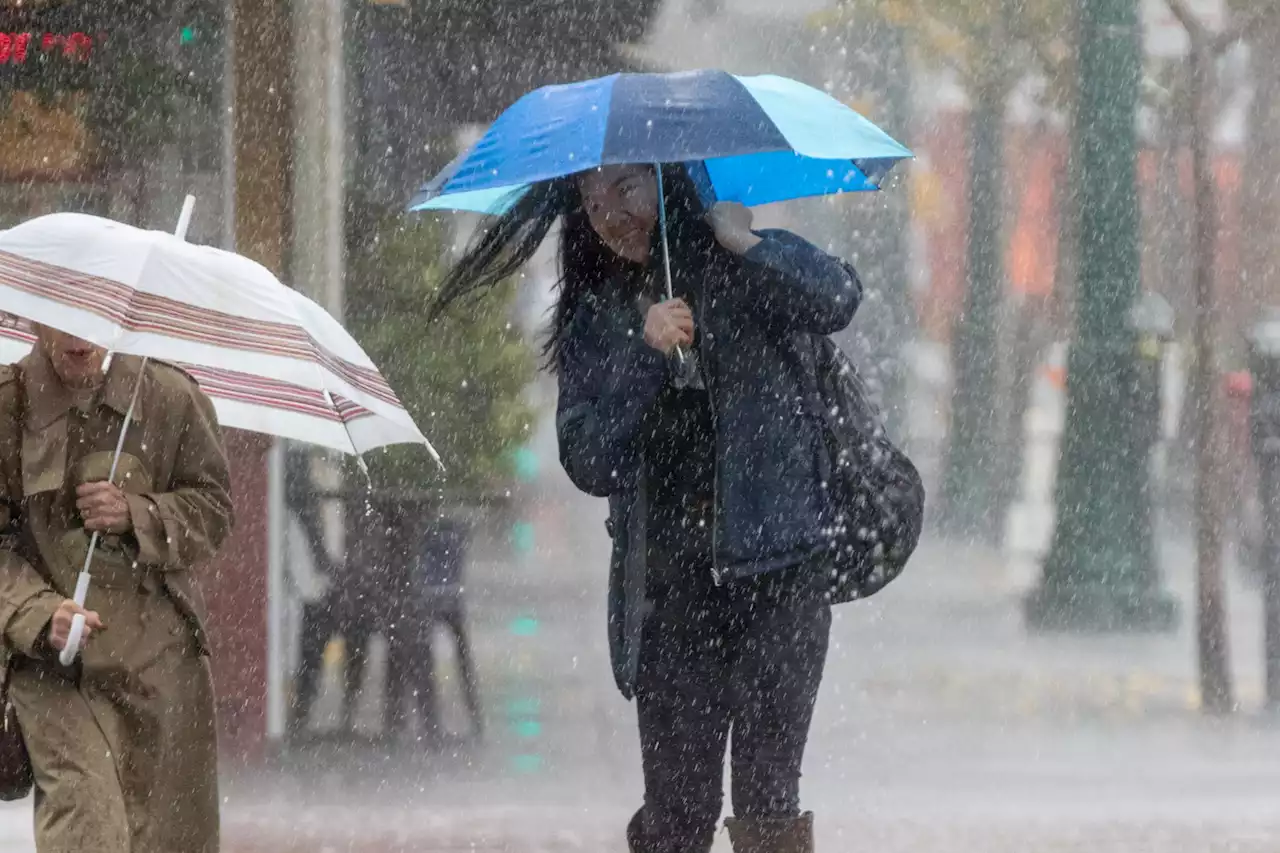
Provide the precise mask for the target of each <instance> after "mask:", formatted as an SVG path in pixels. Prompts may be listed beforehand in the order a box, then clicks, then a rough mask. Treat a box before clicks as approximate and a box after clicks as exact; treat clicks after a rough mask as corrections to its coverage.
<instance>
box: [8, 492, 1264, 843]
mask: <svg viewBox="0 0 1280 853" xmlns="http://www.w3.org/2000/svg"><path fill="white" fill-rule="evenodd" d="M538 506H539V510H538V512H537V513H535V514H534V516H531V517H533V518H534V520H535V521H536V524H535V529H536V530H538V531H540V532H541V537H542V538H541V539H540V541H539V543H537V544H536V546H535V547H534V549H533V551H532V552H531V553H530V555H529V556H527V557H526V558H523V559H518V561H517V563H516V564H515V565H512V564H511V563H510V562H506V563H502V562H500V561H498V560H496V559H495V560H493V561H491V562H486V558H484V557H483V556H482V557H481V558H480V559H479V560H478V561H477V563H476V565H475V567H474V569H473V572H472V586H471V596H472V615H471V624H472V631H473V635H474V636H473V643H474V647H475V654H476V659H477V666H478V668H479V671H480V674H481V678H482V689H483V692H484V696H485V700H486V707H487V714H488V721H487V722H488V732H489V734H488V736H487V738H486V740H485V742H484V743H483V744H481V745H467V744H466V743H465V742H463V741H459V743H458V744H457V745H456V746H454V747H452V748H449V749H447V750H445V752H444V753H443V754H441V753H438V752H433V751H431V750H428V749H426V748H424V747H421V746H420V745H418V744H417V743H416V742H415V741H414V740H413V739H412V738H408V739H401V740H399V741H396V742H394V743H386V742H383V743H378V742H369V743H367V744H364V745H361V746H352V745H341V744H335V742H332V741H321V742H318V743H317V744H316V745H313V746H310V747H307V748H305V749H300V750H297V751H295V752H294V753H293V754H291V755H289V756H287V757H286V758H283V759H281V762H280V763H279V765H278V766H277V767H275V768H272V769H260V770H258V771H255V772H253V773H248V772H240V773H234V774H232V775H231V776H230V777H229V778H228V780H227V783H226V785H225V793H226V797H227V799H226V808H225V823H226V845H225V847H224V849H225V850H227V851H230V853H257V851H266V850H272V851H280V853H291V852H292V851H294V850H297V851H303V850H305V851H307V853H326V851H333V853H338V851H348V852H349V853H401V851H423V853H428V851H430V853H446V851H448V853H452V851H468V853H497V851H502V853H521V851H528V853H540V851H547V852H548V853H550V851H587V850H591V851H600V853H623V846H622V843H621V831H620V830H621V826H622V825H623V823H624V822H625V820H626V818H627V817H628V816H629V814H630V812H631V810H633V809H634V807H635V805H636V804H637V802H638V799H639V795H640V787H639V772H638V763H637V762H638V754H637V747H636V743H635V740H636V739H635V735H634V732H633V728H634V724H633V720H632V716H631V708H630V706H629V705H628V704H627V703H625V702H623V701H622V700H621V698H619V697H618V696H617V694H616V692H615V691H614V689H613V686H612V682H611V679H610V675H609V669H608V661H607V655H606V651H605V648H604V612H603V611H604V574H605V572H604V563H603V559H604V557H603V548H604V542H603V535H602V528H601V532H600V534H599V535H597V534H595V533H592V531H594V530H596V529H597V524H598V522H599V519H598V514H599V513H598V509H597V508H596V507H594V506H591V505H589V504H587V505H584V504H579V503H577V502H570V503H568V504H564V505H562V506H560V508H559V509H557V508H556V506H555V504H554V502H548V501H540V502H539V503H538ZM571 540H572V541H574V542H576V543H577V544H575V545H574V547H573V549H572V551H568V550H567V546H566V545H565V543H566V542H568V541H571ZM501 550H502V549H497V551H501ZM1165 552H1166V553H1165V560H1166V564H1167V566H1168V572H1167V574H1168V584H1169V587H1170V589H1171V590H1172V591H1173V592H1175V593H1176V594H1177V595H1178V596H1179V598H1181V599H1182V600H1183V601H1184V602H1185V603H1186V606H1187V607H1188V608H1190V606H1191V602H1192V600H1193V599H1192V597H1191V593H1192V583H1191V581H1192V578H1191V572H1190V562H1189V557H1190V554H1189V553H1188V551H1187V549H1186V548H1183V547H1180V546H1179V547H1174V546H1169V547H1166V549H1165ZM506 559H507V560H508V561H509V560H510V559H511V558H510V556H509V552H508V556H507V557H506ZM1033 580H1034V572H1033V570H1032V569H1031V568H1030V567H1028V566H1020V565H1017V564H1016V562H1014V563H1011V562H1010V561H1009V560H1008V559H1006V558H1004V557H1002V556H1001V555H998V554H995V553H993V552H989V551H984V550H982V549H976V548H968V547H956V546H943V545H940V544H938V543H929V544H927V545H926V546H924V547H923V549H922V551H921V553H920V555H919V558H918V561H917V563H916V564H915V565H913V566H912V568H911V570H910V572H909V574H908V575H906V576H904V578H903V579H902V580H901V581H900V582H899V583H897V584H895V586H894V587H892V588H891V589H889V590H887V591H886V592H885V593H883V594H882V595H880V596H877V597H876V598H874V599H872V600H870V601H868V602H864V603H861V604H859V605H856V606H846V607H842V608H840V609H839V610H838V611H837V614H836V618H835V620H834V621H835V624H834V628H833V632H834V634H833V644H832V651H831V657H830V660H829V663H828V670H827V675H826V680H825V682H824V686H823V695H822V699H821V700H820V704H819V711H818V716H817V720H816V722H815V726H814V736H813V741H812V743H811V746H810V751H809V756H808V761H807V765H806V777H805V787H804V794H805V798H806V805H807V806H808V807H810V808H812V809H813V810H814V811H815V812H816V813H817V815H818V827H819V835H818V841H819V850H826V851H846V850H847V851H854V850H875V851H877V853H896V851H903V853H906V851H911V853H935V851H936V853H999V852H1000V851H1003V850H1009V851H1014V850H1016V851H1019V853H1028V851H1029V853H1077V852H1079V853H1084V851H1089V853H1108V851H1117V853H1119V851H1124V853H1130V851H1142V853H1210V852H1211V851H1223V853H1228V851H1230V853H1263V851H1266V853H1274V851H1276V850H1280V723H1272V722H1269V721H1268V720H1267V719H1266V718H1265V717H1263V716H1262V715H1261V713H1260V711H1259V707H1260V702H1261V689H1262V674H1261V673H1262V670H1261V659H1260V653H1259V643H1260V638H1261V624H1260V615H1259V608H1258V603H1257V596H1256V593H1255V592H1254V591H1253V590H1252V589H1250V588H1249V587H1248V585H1247V584H1245V583H1242V582H1241V583H1236V584H1235V585H1234V586H1233V589H1232V598H1231V602H1230V605H1229V606H1230V613H1231V616H1232V630H1233V658H1234V664H1235V675H1236V678H1237V687H1238V692H1239V695H1240V697H1241V702H1242V708H1241V712H1240V713H1239V714H1238V715H1236V716H1235V717H1233V718H1231V719H1227V720H1206V719H1204V718H1203V717H1201V716H1200V715H1199V713H1198V712H1197V709H1196V702H1195V690H1194V685H1195V668H1194V642H1193V637H1192V634H1191V631H1190V629H1191V622H1190V618H1189V615H1188V617H1187V618H1184V620H1183V625H1182V627H1181V629H1180V630H1179V631H1178V632H1177V633H1175V634H1172V635H1168V636H1145V637H1144V636H1109V637H1107V636H1104V637H1063V636H1057V637H1054V636H1048V637H1034V636H1028V635H1027V634H1026V633H1025V631H1024V630H1023V629H1022V626H1021V620H1020V616H1019V613H1020V611H1019V602H1020V598H1021V595H1022V593H1023V591H1024V590H1025V589H1026V588H1027V587H1028V586H1029V585H1030V584H1031V583H1032V582H1033ZM1189 613H1190V611H1189V610H1188V614H1189ZM375 669H376V667H375ZM442 669H443V671H444V672H445V673H449V672H451V671H452V670H451V666H450V664H449V662H448V661H447V660H446V662H445V663H444V665H443V666H442ZM450 687H451V685H448V684H447V685H446V687H445V690H446V693H449V690H450ZM449 695H450V696H451V695H452V694H449ZM447 706H448V707H447V708H446V712H447V713H446V719H447V720H449V721H451V723H452V724H453V725H454V726H455V727H457V728H458V729H459V730H461V729H462V724H463V721H462V715H461V713H460V710H459V707H460V705H459V703H458V702H457V701H456V699H452V698H451V699H450V700H449V701H448V703H447ZM363 716H364V719H365V722H369V721H371V720H372V719H375V718H376V716H377V707H376V702H374V703H373V704H366V707H365V710H364V715H363ZM29 810H30V804H29V803H18V804H10V805H6V806H4V807H2V808H0V853H17V851H29V850H31V849H32V848H31V846H30V841H29V838H30V830H29V828H28V826H29V820H30V818H29V814H30V811H29ZM727 849H728V847H727V839H724V838H721V839H720V840H719V841H718V846H717V853H719V851H721V850H727Z"/></svg>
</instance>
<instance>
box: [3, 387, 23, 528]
mask: <svg viewBox="0 0 1280 853" xmlns="http://www.w3.org/2000/svg"><path fill="white" fill-rule="evenodd" d="M3 367H4V369H5V370H6V372H8V373H9V374H10V375H11V377H12V380H13V385H14V398H13V405H12V406H9V407H7V408H8V409H9V411H7V412H0V417H5V418H6V419H7V420H8V423H0V435H3V436H4V441H3V442H0V476H3V477H4V486H5V500H6V501H8V502H9V503H11V504H15V505H16V504H20V503H21V502H22V498H23V494H22V431H23V429H24V426H23V424H24V422H25V420H26V411H27V382H26V377H25V376H24V375H23V372H22V367H21V366H20V365H17V364H9V365H4V366H3ZM0 378H2V377H0ZM5 384H8V383H5Z"/></svg>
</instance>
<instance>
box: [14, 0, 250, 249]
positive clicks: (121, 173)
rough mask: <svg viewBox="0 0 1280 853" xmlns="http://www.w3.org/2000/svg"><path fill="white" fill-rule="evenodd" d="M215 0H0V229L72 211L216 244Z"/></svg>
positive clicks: (218, 95)
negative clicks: (181, 230)
mask: <svg viewBox="0 0 1280 853" xmlns="http://www.w3.org/2000/svg"><path fill="white" fill-rule="evenodd" d="M225 18H226V14H225V3H224V0H134V2H129V3H106V2H102V0H0V225H10V224H13V222H15V221H19V220H22V219H25V218H27V217H30V216H35V215H39V214H42V213H48V212H51V211H55V210H79V211H86V212H92V213H98V214H102V215H109V216H113V217H115V218H118V219H121V220H124V221H127V222H133V223H136V224H139V225H144V226H147V227H157V228H159V227H165V226H166V225H167V224H168V223H169V220H171V219H172V218H174V217H176V216H177V212H178V210H179V208H180V205H181V199H182V196H183V195H185V194H186V193H188V192H191V193H194V194H196V195H197V198H198V202H199V205H198V207H197V215H196V218H195V220H194V221H193V223H192V231H191V234H192V237H193V239H200V240H202V241H210V242H219V241H220V238H221V235H222V231H223V223H222V218H223V217H222V210H223V203H222V199H223V183H224V181H223V175H224V166H223V163H224V159H225V158H224V155H223V151H224V149H225V147H226V146H225V145H224V144H223V136H224V131H225V129H226V128H225V122H226V121H227V118H226V116H227V115H228V113H227V110H226V109H225V108H224V103H225V96H224V92H223V83H222V81H223V80H224V79H225V77H226V75H225V73H224V70H225V69H224V64H225V61H226V60H225V57H226V50H225V47H226V36H225V26H224V21H225Z"/></svg>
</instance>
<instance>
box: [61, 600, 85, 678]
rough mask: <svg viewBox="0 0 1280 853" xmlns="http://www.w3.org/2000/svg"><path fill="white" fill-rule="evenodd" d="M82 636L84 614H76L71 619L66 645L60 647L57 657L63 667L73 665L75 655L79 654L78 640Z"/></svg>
mask: <svg viewBox="0 0 1280 853" xmlns="http://www.w3.org/2000/svg"><path fill="white" fill-rule="evenodd" d="M83 636H84V614H83V613H77V614H76V615H75V616H74V617H73V618H72V619H71V632H70V633H68V634H67V644H66V645H65V646H63V647H62V652H61V653H60V654H59V655H58V662H59V663H61V664H62V665H63V666H71V664H73V663H75V661H76V655H78V654H80V639H81V638H82V637H83Z"/></svg>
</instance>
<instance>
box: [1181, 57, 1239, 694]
mask: <svg viewBox="0 0 1280 853" xmlns="http://www.w3.org/2000/svg"><path fill="white" fill-rule="evenodd" d="M1193 41H1196V40H1195V39H1194V38H1193ZM1212 61H1213V59H1212V57H1211V56H1209V55H1208V52H1207V46H1206V45H1204V44H1203V43H1200V44H1193V45H1192V48H1191V74H1190V94H1191V128H1190V129H1191V170H1192V176H1193V181H1194V185H1195V200H1196V201H1195V223H1196V224H1195V295H1196V314H1195V330H1194V339H1195V348H1196V358H1195V370H1194V375H1193V377H1192V393H1193V395H1194V399H1195V403H1194V405H1193V409H1192V412H1193V415H1194V417H1193V421H1194V423H1195V433H1194V434H1195V450H1196V478H1195V517H1196V525H1195V526H1196V564H1197V568H1198V573H1197V590H1198V605H1199V606H1198V623H1197V632H1196V637H1197V647H1198V649H1199V658H1200V695H1201V702H1202V703H1203V707H1204V710H1205V711H1207V712H1209V713H1213V714H1228V713H1230V712H1231V709H1232V706H1233V704H1234V700H1233V697H1232V686H1231V670H1230V653H1229V646H1228V641H1227V627H1226V580H1225V576H1224V572H1223V558H1222V526H1223V525H1222V521H1223V518H1222V515H1223V514H1222V500H1221V498H1222V495H1221V493H1220V492H1221V490H1220V489H1219V488H1218V485H1217V480H1218V475H1219V472H1220V471H1221V463H1220V459H1219V456H1220V442H1219V436H1218V434H1217V433H1218V429H1217V425H1218V413H1219V412H1220V411H1221V409H1222V404H1223V400H1222V393H1221V383H1220V382H1219V377H1220V375H1221V372H1220V371H1219V370H1218V357H1217V351H1216V345H1217V341H1216V337H1217V334H1216V333H1217V327H1218V323H1217V316H1218V309H1217V306H1216V305H1215V301H1214V293H1213V290H1214V288H1213V270H1214V256H1215V244H1216V241H1217V230H1218V209H1217V198H1216V188H1215V186H1214V176H1213V168H1212V163H1211V162H1210V159H1209V158H1210V151H1209V146H1210V133H1211V129H1212V111H1211V108H1210V104H1209V99H1208V97H1207V94H1208V93H1207V89H1208V82H1209V74H1210V63H1212Z"/></svg>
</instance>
